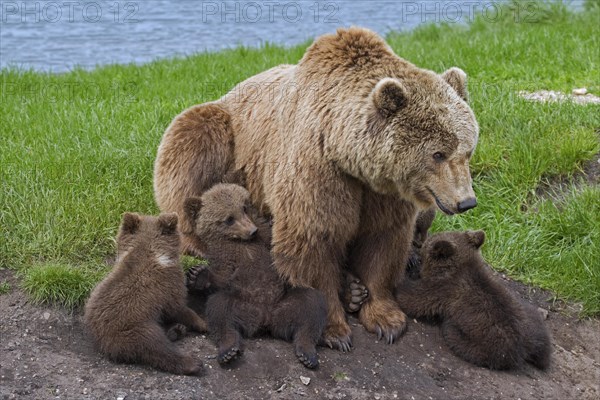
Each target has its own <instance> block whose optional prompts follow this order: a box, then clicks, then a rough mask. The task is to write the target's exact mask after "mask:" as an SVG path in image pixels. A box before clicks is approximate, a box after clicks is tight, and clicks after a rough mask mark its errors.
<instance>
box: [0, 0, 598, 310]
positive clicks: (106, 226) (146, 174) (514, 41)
mask: <svg viewBox="0 0 600 400" xmlns="http://www.w3.org/2000/svg"><path fill="white" fill-rule="evenodd" d="M507 15H508V13H507ZM535 16H536V18H537V17H539V18H538V21H537V22H536V23H532V22H531V21H528V22H521V23H514V22H512V21H511V18H505V19H504V20H503V21H496V22H495V23H492V22H490V21H484V20H479V21H476V22H475V23H473V24H472V25H471V26H470V27H459V26H452V27H448V26H442V27H434V26H428V27H422V28H420V29H418V30H416V31H414V32H411V33H407V34H400V35H392V36H391V37H390V38H389V42H390V44H391V45H392V47H393V48H394V50H395V51H396V52H397V53H398V54H399V55H401V56H403V57H405V58H407V59H409V60H411V61H412V62H414V63H415V64H417V65H419V66H422V67H425V68H430V69H433V70H436V71H439V72H441V71H443V70H444V69H446V68H448V67H450V66H454V65H457V66H460V67H462V68H463V69H465V70H466V71H467V72H468V74H469V77H470V84H469V85H470V91H471V98H472V107H473V109H474V111H475V113H476V115H477V116H478V119H479V122H480V125H481V138H480V144H479V147H478V149H477V152H476V155H475V158H474V160H473V163H472V166H473V175H474V186H475V189H476V191H477V194H478V196H479V203H480V206H479V207H477V208H476V209H475V210H473V211H472V212H469V213H468V214H467V215H464V216H459V217H454V218H445V217H441V216H439V217H438V219H437V220H436V223H435V226H434V228H435V229H436V230H441V229H444V230H445V229H467V228H469V229H485V230H486V233H487V235H488V241H487V244H486V245H485V255H486V257H487V258H488V260H489V261H490V262H491V263H492V264H493V265H494V266H495V267H496V268H498V269H501V270H505V271H507V272H508V273H509V274H510V275H511V276H514V277H516V278H519V279H521V280H524V281H526V282H529V283H534V284H538V285H541V286H543V287H546V288H550V289H552V290H555V291H556V292H557V293H558V294H559V295H560V296H562V297H564V298H569V299H573V300H578V301H581V302H582V303H583V305H584V314H586V315H597V314H600V201H599V198H600V190H599V189H598V187H585V188H584V189H583V190H579V191H574V192H573V193H572V194H570V195H568V196H567V198H566V199H565V201H564V202H563V203H561V204H559V205H558V207H557V206H555V205H554V204H552V203H550V202H549V201H543V200H540V199H538V198H537V197H536V196H534V190H535V188H536V187H537V186H538V185H539V184H540V183H541V182H543V181H544V180H545V179H548V178H550V177H553V176H556V175H567V176H570V175H573V174H575V173H576V172H578V171H580V169H581V167H582V165H583V163H584V162H585V161H586V160H589V159H590V158H591V157H593V155H594V154H596V153H597V152H598V151H599V150H600V144H599V138H598V134H597V133H596V132H595V130H596V129H598V128H599V127H600V117H599V115H600V113H599V111H600V107H598V106H586V107H581V106H574V105H571V104H561V105H557V104H552V105H548V104H533V103H528V102H525V101H523V100H521V99H519V98H517V97H516V95H515V92H516V91H518V90H523V89H531V90H533V89H555V90H563V91H570V90H571V89H572V88H574V87H587V88H588V89H590V90H591V91H592V92H594V93H595V94H600V93H599V92H600V86H599V85H600V82H599V78H600V77H599V70H600V66H599V65H598V63H599V60H600V52H599V50H598V49H599V48H600V43H598V42H599V37H600V35H599V30H598V28H597V27H596V24H595V23H596V22H597V21H598V19H599V18H600V14H599V11H598V9H596V10H595V11H593V12H587V13H582V14H569V13H566V12H563V11H560V10H558V11H556V10H555V11H554V12H549V13H541V12H539V13H537V14H536V15H535ZM305 47H306V46H299V47H296V48H292V49H282V48H279V47H273V46H267V47H265V48H262V49H256V50H249V49H236V50H232V51H226V52H221V53H217V54H199V55H196V56H193V57H189V58H186V59H175V60H163V61H157V62H154V63H150V64H147V65H143V66H133V65H131V66H109V67H102V68H99V69H97V70H94V71H91V72H86V71H79V70H78V71H73V72H72V73H69V74H63V75H46V74H37V73H30V72H22V71H21V72H16V71H6V70H4V71H2V72H1V75H0V77H1V84H2V94H1V104H2V108H1V109H2V111H1V112H0V113H1V114H0V115H1V121H2V124H0V136H1V137H2V141H0V165H1V166H2V168H1V169H0V185H1V187H0V205H1V208H0V226H1V227H2V232H3V233H2V236H1V237H0V267H11V268H16V269H19V270H20V271H22V272H23V273H24V277H25V279H24V284H25V286H26V287H27V288H29V290H30V292H32V294H33V295H34V298H37V299H38V300H44V299H46V300H52V301H57V302H59V303H63V304H68V305H72V304H76V303H77V302H78V301H79V300H80V299H82V298H85V295H86V293H87V291H88V290H89V288H90V287H91V284H93V282H94V281H96V280H97V279H99V277H100V276H101V275H102V273H103V272H104V270H105V269H106V267H104V265H105V263H104V260H105V258H106V257H107V256H109V255H110V254H112V253H113V252H114V250H113V247H114V243H113V237H114V235H115V232H116V228H117V225H118V223H119V220H120V216H121V213H122V212H124V211H129V210H135V211H138V212H142V213H156V212H157V209H156V206H155V204H154V202H153V197H152V164H153V160H154V156H155V152H156V147H157V145H158V143H159V141H160V138H161V135H162V133H163V131H164V129H165V127H166V126H167V125H168V124H169V122H170V121H171V119H172V118H173V117H174V116H175V115H176V114H178V113H179V112H180V111H181V110H183V109H184V108H186V107H188V106H190V105H193V104H196V103H201V102H204V101H208V100H212V99H215V98H218V97H220V96H221V95H222V94H224V93H225V92H226V91H227V90H228V89H230V88H231V87H232V86H233V85H235V84H236V83H238V82H240V81H241V80H243V79H245V78H247V77H249V76H252V75H254V74H256V73H258V72H260V71H263V70H265V69H267V68H269V67H271V66H274V65H277V64H280V63H295V62H297V60H298V59H299V58H300V57H301V56H302V54H303V52H304V49H305ZM70 266H75V267H74V268H76V269H77V270H78V271H77V272H76V273H73V271H71V270H70ZM90 282H91V283H90Z"/></svg>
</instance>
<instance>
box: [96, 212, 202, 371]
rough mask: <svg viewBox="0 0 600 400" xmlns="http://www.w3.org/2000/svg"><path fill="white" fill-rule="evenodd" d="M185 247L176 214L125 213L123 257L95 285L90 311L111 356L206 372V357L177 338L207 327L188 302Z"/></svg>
mask: <svg viewBox="0 0 600 400" xmlns="http://www.w3.org/2000/svg"><path fill="white" fill-rule="evenodd" d="M179 246H180V239H179V233H178V230H177V215H176V214H174V213H173V214H161V215H160V216H159V217H151V216H141V215H138V214H133V213H125V214H124V215H123V220H122V223H121V227H120V228H119V233H118V236H117V261H116V263H115V266H114V268H113V270H112V271H111V272H110V274H109V275H108V276H107V277H106V278H105V279H104V280H103V281H102V282H100V283H99V284H98V286H96V288H95V289H94V290H93V292H92V294H91V296H90V298H89V299H88V301H87V303H86V305H85V313H84V322H85V326H86V328H87V330H88V332H89V333H90V335H91V336H92V337H93V339H94V340H95V342H96V344H97V345H98V347H99V349H100V351H101V352H102V353H103V354H105V355H106V356H108V358H109V359H111V360H113V361H117V362H126V363H140V364H146V365H150V366H152V367H154V368H157V369H160V370H163V371H167V372H171V373H175V374H185V375H197V374H200V373H201V372H202V370H203V367H202V362H201V361H200V360H196V359H194V358H192V357H191V356H189V355H186V354H183V353H182V352H181V350H179V349H178V348H177V346H176V345H175V344H174V343H172V341H174V340H177V339H179V338H180V337H181V336H183V335H185V333H186V331H187V329H188V328H189V329H192V330H195V331H197V332H205V331H206V323H205V322H204V320H202V318H200V317H199V316H198V315H197V314H196V313H195V312H194V311H193V310H192V309H190V308H188V306H187V304H186V296H187V289H186V287H185V277H184V274H183V270H182V269H181V267H180V265H179ZM167 326H168V327H169V328H168V330H166V331H165V327H167Z"/></svg>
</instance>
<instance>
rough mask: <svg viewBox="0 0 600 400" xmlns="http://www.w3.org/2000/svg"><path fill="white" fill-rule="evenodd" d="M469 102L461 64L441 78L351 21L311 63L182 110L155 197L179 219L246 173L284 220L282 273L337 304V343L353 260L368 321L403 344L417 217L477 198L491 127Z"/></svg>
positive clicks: (276, 254)
mask: <svg viewBox="0 0 600 400" xmlns="http://www.w3.org/2000/svg"><path fill="white" fill-rule="evenodd" d="M466 98H467V89H466V75H465V74H464V72H462V71H461V70H460V69H458V68H452V69H450V70H448V71H446V72H445V73H444V74H442V75H438V74H437V73H434V72H432V71H428V70H424V69H420V68H418V67H416V66H414V65H413V64H411V63H409V62H407V61H405V60H403V59H401V58H400V57H398V56H397V55H395V54H394V53H393V51H392V50H391V48H390V47H389V46H388V45H387V44H386V43H385V41H384V40H383V39H382V38H381V37H379V36H378V35H377V34H375V33H373V32H371V31H369V30H366V29H361V28H350V29H339V30H338V31H337V33H335V34H331V35H324V36H321V37H320V38H318V39H317V40H315V42H314V43H313V44H312V46H310V47H309V49H308V50H307V51H306V54H305V55H304V57H303V58H302V60H301V61H300V62H299V63H298V64H297V65H281V66H278V67H275V68H272V69H270V70H268V71H265V72H263V73H260V74H258V75H256V76H253V77H251V78H249V79H247V80H246V81H244V82H242V83H240V84H239V85H238V86H236V87H235V88H234V89H233V90H232V91H231V92H230V93H229V94H227V95H226V96H224V97H223V98H221V99H219V100H217V101H215V102H213V103H207V104H203V105H197V106H194V107H191V108H190V109H188V110H186V111H184V112H183V113H182V114H180V115H179V116H177V117H176V118H175V119H174V121H173V122H172V123H171V125H170V126H169V127H168V128H167V131H166V132H165V135H164V137H163V140H162V143H161V145H160V147H159V150H158V155H157V159H156V163H155V174H154V189H155V197H156V200H157V203H158V205H159V207H160V209H161V210H162V211H176V212H178V213H179V212H181V208H182V205H183V202H184V200H185V199H186V198H187V197H190V196H194V195H195V196H199V195H200V194H201V193H202V192H203V191H205V190H207V189H208V188H209V187H211V186H212V185H213V184H215V183H219V182H221V181H222V179H223V176H224V175H225V174H227V173H228V172H229V171H231V170H236V169H239V170H242V171H243V172H244V173H245V174H246V186H247V188H248V190H249V192H250V194H251V198H252V202H253V203H254V204H255V205H256V206H258V207H259V210H260V212H261V213H263V214H268V215H271V216H272V217H273V223H274V225H273V262H274V265H275V268H276V269H277V271H278V272H279V274H280V275H281V276H283V277H284V278H285V279H286V280H287V281H288V282H289V283H290V284H291V285H293V286H296V287H316V288H318V289H320V290H321V291H322V292H323V293H324V294H325V296H326V298H327V300H328V327H327V330H326V332H325V337H324V338H325V340H326V342H327V343H328V344H330V345H331V346H335V347H337V348H340V349H341V348H347V346H348V345H349V344H350V333H351V332H350V327H349V325H348V323H347V321H346V319H345V314H344V309H343V306H342V303H341V302H340V299H339V291H340V290H341V289H342V272H341V271H342V266H343V265H348V267H349V269H350V270H351V271H353V272H354V273H355V274H356V275H357V276H358V277H359V278H360V280H361V281H362V282H363V283H364V284H365V285H366V286H367V287H368V288H369V299H368V301H366V302H365V303H364V304H363V307H362V308H361V310H360V313H359V318H360V321H361V323H362V324H363V325H364V326H365V327H366V329H368V330H369V331H371V332H377V333H380V334H382V335H385V337H386V341H387V342H393V341H394V339H395V338H396V337H397V336H398V335H400V334H401V333H402V332H403V331H404V329H405V326H406V321H405V315H404V313H403V312H402V311H401V310H400V308H399V307H398V305H397V303H396V302H395V301H394V298H393V293H392V292H393V287H394V286H395V284H396V283H397V282H398V281H401V280H402V279H403V275H404V266H405V264H406V261H407V259H408V257H409V253H410V246H411V239H412V232H413V229H414V224H415V219H416V216H417V212H418V211H419V210H421V209H426V208H429V207H431V206H434V205H436V204H437V206H438V207H439V208H440V209H441V210H442V211H444V212H445V213H447V214H453V213H457V212H462V211H466V210H467V209H468V208H472V207H473V206H474V205H475V196H474V193H473V189H472V187H471V177H470V172H469V160H470V157H471V155H472V153H473V151H474V149H475V146H476V144H477V138H478V131H479V128H478V125H477V122H476V120H475V117H474V115H473V113H472V111H471V109H470V108H469V106H468V105H467V103H466V101H465V100H466ZM183 231H184V234H187V233H188V232H189V226H187V225H185V224H184V225H183ZM188 242H189V243H190V246H192V247H193V240H191V239H190V240H188ZM199 251H201V249H200V250H199Z"/></svg>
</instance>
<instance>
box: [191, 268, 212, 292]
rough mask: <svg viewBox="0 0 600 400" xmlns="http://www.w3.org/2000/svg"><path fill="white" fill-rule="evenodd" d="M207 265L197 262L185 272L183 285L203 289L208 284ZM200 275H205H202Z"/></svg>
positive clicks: (192, 288) (193, 288)
mask: <svg viewBox="0 0 600 400" xmlns="http://www.w3.org/2000/svg"><path fill="white" fill-rule="evenodd" d="M207 274H208V267H207V266H206V265H203V264H198V265H196V266H193V267H192V268H190V269H189V270H188V271H187V273H186V274H185V286H186V287H187V288H188V290H204V289H207V288H208V287H209V286H210V282H209V280H208V277H207V276H208V275H207ZM201 275H205V276H204V277H202V276H201Z"/></svg>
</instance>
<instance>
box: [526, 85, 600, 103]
mask: <svg viewBox="0 0 600 400" xmlns="http://www.w3.org/2000/svg"><path fill="white" fill-rule="evenodd" d="M519 96H520V97H522V98H524V99H525V100H529V101H537V102H540V103H562V102H565V101H572V102H573V103H575V104H600V97H598V96H595V95H593V94H591V93H588V92H587V89H575V90H573V93H571V94H565V93H562V92H557V91H555V90H538V91H537V92H527V91H524V90H522V91H520V92H519Z"/></svg>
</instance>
